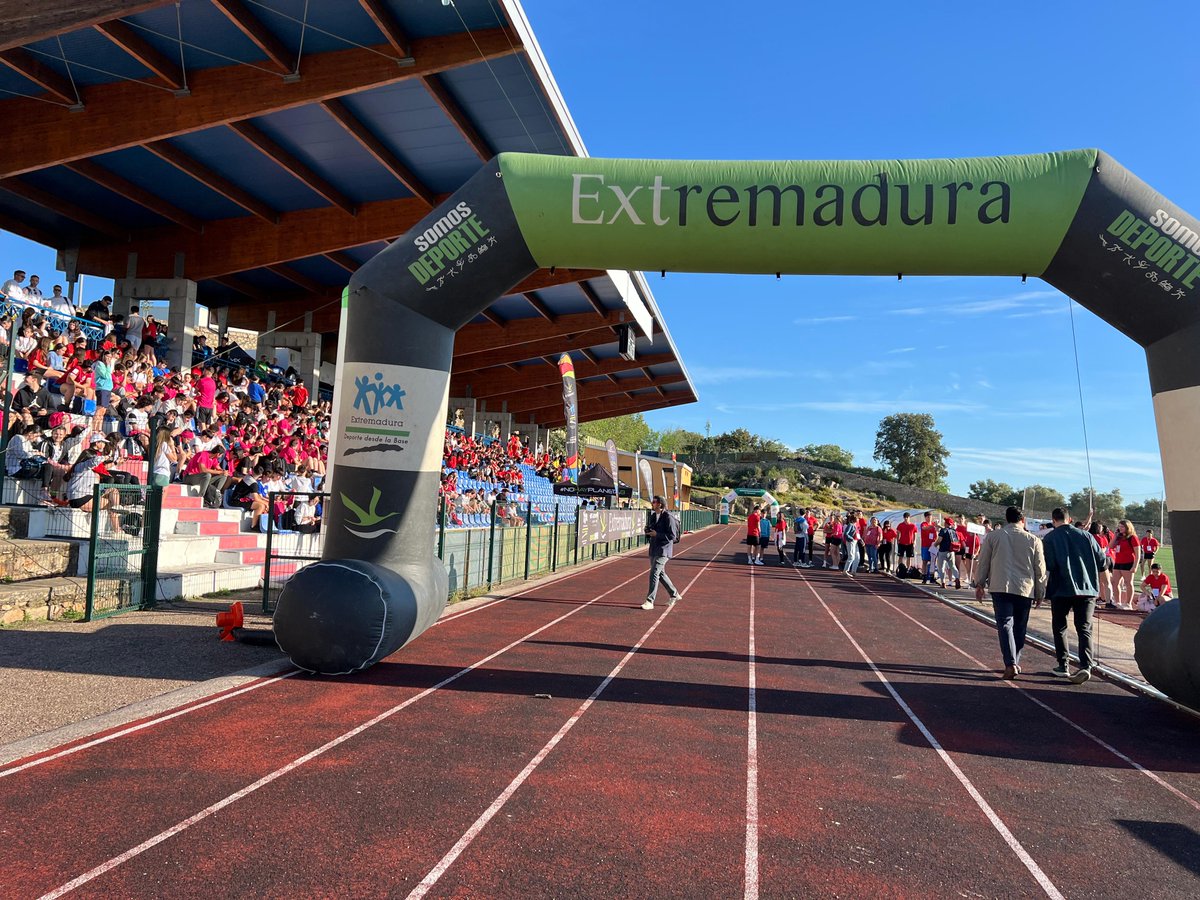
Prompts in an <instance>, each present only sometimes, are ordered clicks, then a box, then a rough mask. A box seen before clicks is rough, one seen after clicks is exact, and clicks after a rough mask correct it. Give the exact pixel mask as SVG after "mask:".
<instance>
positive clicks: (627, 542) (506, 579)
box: [263, 506, 717, 613]
mask: <svg viewBox="0 0 1200 900" xmlns="http://www.w3.org/2000/svg"><path fill="white" fill-rule="evenodd" d="M559 512H560V510H559V508H558V507H557V506H556V507H555V513H554V521H553V522H552V523H551V524H548V525H534V526H532V527H530V526H529V525H528V524H525V523H527V522H529V521H530V518H531V513H532V508H531V507H528V506H527V507H526V509H525V510H524V515H523V516H522V523H521V524H519V525H518V524H505V523H504V520H503V519H501V518H499V517H498V516H497V512H496V509H495V508H493V510H492V512H491V514H490V516H489V519H488V525H487V527H485V528H453V527H450V528H447V527H439V528H438V531H437V535H436V537H435V539H434V547H435V548H436V552H437V555H438V558H439V559H441V561H442V564H443V565H444V566H445V567H446V575H447V578H448V582H449V596H450V599H451V600H453V599H457V598H460V597H466V596H469V595H471V594H474V593H478V592H482V591H487V590H491V589H492V588H494V587H496V586H497V585H501V584H508V583H511V582H514V581H527V580H529V579H530V578H535V577H538V576H541V575H548V574H550V573H552V572H557V571H559V570H560V569H565V568H569V567H572V566H576V565H580V564H585V565H586V564H591V563H592V562H593V561H598V560H602V559H606V558H608V557H609V556H613V555H616V554H618V553H624V552H626V551H628V550H632V549H634V548H636V547H640V546H644V545H645V543H646V539H645V537H644V536H642V535H637V536H636V537H631V538H624V539H622V540H619V541H610V542H608V543H600V544H595V545H593V546H591V547H588V548H586V549H584V550H582V551H581V550H580V547H579V543H578V539H577V532H578V528H577V525H576V523H575V522H563V521H560V520H559ZM438 519H439V523H440V524H441V525H443V526H444V524H445V521H446V511H445V508H444V506H443V507H442V508H441V509H440V510H439V513H438ZM716 523H717V513H716V512H714V511H713V510H708V509H695V510H683V511H682V512H681V513H680V524H681V525H682V528H683V530H684V531H697V530H699V529H701V528H705V527H707V526H709V525H715V524H716ZM275 534H276V537H274V538H272V537H271V534H270V532H268V549H267V554H266V559H265V561H264V563H263V612H264V613H269V612H270V611H271V609H272V606H273V600H274V598H275V597H277V596H278V592H279V590H280V588H282V587H283V585H284V584H285V583H286V582H287V580H288V579H289V578H291V576H292V575H294V574H295V573H296V571H297V570H298V569H299V568H300V566H301V565H303V563H304V562H305V561H313V560H316V559H318V558H319V557H320V543H319V541H316V542H311V543H309V544H308V549H307V551H306V552H304V553H289V552H283V551H282V550H281V549H280V544H279V543H278V542H279V540H280V539H279V537H278V534H279V533H278V532H276V533H275ZM314 537H315V538H319V535H317V536H314Z"/></svg>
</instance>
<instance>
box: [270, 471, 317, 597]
mask: <svg viewBox="0 0 1200 900" xmlns="http://www.w3.org/2000/svg"><path fill="white" fill-rule="evenodd" d="M297 497H305V498H307V499H309V500H313V501H316V502H317V503H318V504H319V505H320V508H322V509H323V506H324V503H325V500H326V498H328V497H329V494H327V493H323V492H321V491H286V492H277V491H272V492H271V493H269V494H267V503H268V505H269V511H268V513H267V547H266V554H265V555H264V556H263V574H262V611H263V612H264V613H269V612H270V611H271V594H272V592H275V593H278V591H280V590H281V589H282V588H283V586H284V585H285V584H286V583H287V582H288V580H289V579H290V578H291V577H292V576H293V575H295V574H296V573H297V572H298V571H300V569H302V568H303V567H304V566H303V565H302V564H303V563H306V562H316V561H317V560H319V559H320V558H321V549H322V547H323V546H324V544H325V534H324V532H323V531H322V530H321V523H320V521H318V523H317V525H316V528H315V529H314V528H311V527H309V526H307V525H303V524H298V523H295V522H285V521H283V520H282V517H280V516H276V515H275V509H276V505H277V504H278V503H280V502H283V501H284V500H285V498H297ZM286 515H287V511H286V510H285V512H284V516H286ZM288 525H292V526H293V527H291V528H289V527H287V526H288Z"/></svg>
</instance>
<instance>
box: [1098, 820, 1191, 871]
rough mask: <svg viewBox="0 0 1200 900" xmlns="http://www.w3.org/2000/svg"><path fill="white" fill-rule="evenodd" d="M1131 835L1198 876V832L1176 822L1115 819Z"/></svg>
mask: <svg viewBox="0 0 1200 900" xmlns="http://www.w3.org/2000/svg"><path fill="white" fill-rule="evenodd" d="M1115 821H1116V824H1118V825H1120V826H1121V827H1122V828H1124V829H1125V830H1126V831H1128V832H1129V833H1130V834H1131V835H1133V836H1134V837H1135V838H1137V839H1138V840H1139V841H1141V842H1142V843H1143V844H1145V845H1146V846H1147V847H1149V848H1150V849H1151V850H1154V851H1157V852H1158V853H1160V854H1162V855H1163V856H1165V857H1167V858H1168V859H1170V860H1172V861H1174V862H1175V863H1176V864H1177V865H1179V866H1180V867H1181V868H1184V869H1187V870H1188V871H1189V872H1191V873H1192V874H1193V875H1196V876H1200V834H1197V833H1196V832H1195V830H1194V829H1192V828H1188V827H1187V826H1186V825H1180V824H1178V823H1177V822H1146V821H1142V820H1140V819H1116V820H1115Z"/></svg>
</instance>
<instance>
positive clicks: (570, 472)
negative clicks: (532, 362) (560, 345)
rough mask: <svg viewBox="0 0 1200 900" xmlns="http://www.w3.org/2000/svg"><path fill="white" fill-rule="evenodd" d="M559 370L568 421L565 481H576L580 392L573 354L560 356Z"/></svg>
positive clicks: (564, 469)
mask: <svg viewBox="0 0 1200 900" xmlns="http://www.w3.org/2000/svg"><path fill="white" fill-rule="evenodd" d="M558 371H559V372H560V373H561V374H562V382H563V420H564V421H565V422H566V423H567V424H566V428H567V449H566V453H565V454H564V457H565V459H566V463H565V465H564V467H563V481H574V480H575V477H576V475H577V474H578V473H579V393H578V391H577V390H576V385H575V364H574V363H573V362H571V354H569V353H564V354H563V355H562V356H560V357H559V358H558Z"/></svg>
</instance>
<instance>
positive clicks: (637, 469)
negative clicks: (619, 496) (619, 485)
mask: <svg viewBox="0 0 1200 900" xmlns="http://www.w3.org/2000/svg"><path fill="white" fill-rule="evenodd" d="M641 462H642V452H641V451H640V450H635V451H634V452H633V477H632V478H631V479H629V480H630V481H632V482H633V499H634V500H641V499H642V472H641V469H642V466H641Z"/></svg>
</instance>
